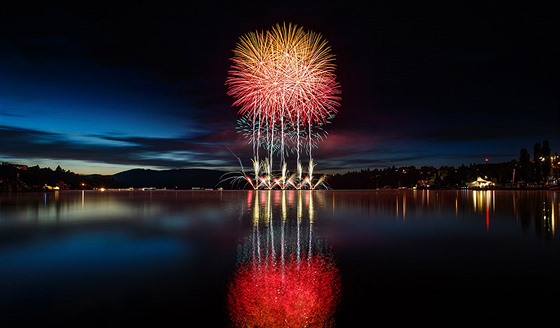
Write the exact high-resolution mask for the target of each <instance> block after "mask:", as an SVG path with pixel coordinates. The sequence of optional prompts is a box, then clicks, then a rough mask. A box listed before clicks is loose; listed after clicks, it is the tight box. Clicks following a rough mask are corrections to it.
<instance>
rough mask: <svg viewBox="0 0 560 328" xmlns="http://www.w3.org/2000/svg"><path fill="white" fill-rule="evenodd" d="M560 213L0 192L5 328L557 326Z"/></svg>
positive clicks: (509, 204)
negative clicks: (132, 327)
mask: <svg viewBox="0 0 560 328" xmlns="http://www.w3.org/2000/svg"><path fill="white" fill-rule="evenodd" d="M559 212H560V205H559V192H558V191H546V190H532V191H515V190H509V191H503V190H496V191H493V190H489V191H477V190H453V191H438V190H431V191H428V190H371V191H359V190H356V191H349V190H314V191H308V190H301V191H297V190H286V191H229V190H228V191H214V190H193V191H191V190H183V191H174V190H156V191H104V192H101V191H55V192H47V193H43V192H37V193H0V322H1V323H0V326H2V327H16V326H18V327H19V326H22V325H23V326H25V325H28V324H40V325H48V324H57V325H67V324H70V325H73V326H78V327H83V326H90V325H91V326H119V325H124V324H126V325H131V324H148V325H154V326H156V325H157V326H158V327H162V326H168V325H172V324H173V325H174V326H183V327H193V326H195V324H196V323H198V325H200V323H203V325H202V326H205V327H233V326H234V324H245V325H246V326H260V327H265V326H270V325H273V324H275V323H279V322H281V323H282V324H281V325H280V326H286V327H287V326H288V324H289V326H291V327H302V326H310V327H311V326H312V327H321V326H333V327H334V326H336V327H354V326H356V324H357V323H362V326H387V325H391V326H394V325H398V324H403V323H407V324H429V325H441V326H454V325H456V324H458V325H465V324H472V325H477V326H478V325H487V324H499V325H501V326H506V325H512V324H521V325H528V324H536V323H548V324H550V323H554V322H558V321H559V317H558V314H557V311H558V309H559V308H560V305H558V304H560V303H558V302H559V301H560V237H559V233H560V230H558V229H559V223H560V219H559ZM286 323H288V324H286Z"/></svg>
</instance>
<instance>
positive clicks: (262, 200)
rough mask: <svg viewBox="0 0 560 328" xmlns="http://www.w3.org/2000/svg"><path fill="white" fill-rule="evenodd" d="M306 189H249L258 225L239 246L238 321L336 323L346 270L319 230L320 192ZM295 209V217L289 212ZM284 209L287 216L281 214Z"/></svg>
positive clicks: (231, 298) (234, 302)
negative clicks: (315, 225)
mask: <svg viewBox="0 0 560 328" xmlns="http://www.w3.org/2000/svg"><path fill="white" fill-rule="evenodd" d="M290 192H291V193H295V192H297V199H296V198H294V197H292V196H294V194H288V195H287V194H286V193H290ZM271 193H275V194H274V195H272V194H271ZM278 193H281V195H279V194H278ZM303 193H304V192H303V191H301V190H300V191H270V190H269V191H255V192H254V194H249V195H248V198H251V200H250V201H249V202H248V203H250V204H251V208H252V212H253V215H252V222H253V231H252V233H251V237H250V238H246V239H245V240H244V243H243V244H242V245H241V246H240V247H239V250H240V252H239V255H240V259H239V263H238V266H237V269H236V271H235V273H234V275H233V277H232V279H231V281H230V284H229V286H228V287H229V288H228V303H227V304H228V309H229V314H230V318H231V321H232V324H233V326H234V327H334V326H335V325H334V314H335V311H336V309H337V306H338V304H339V302H340V297H341V294H340V290H341V277H340V272H339V269H338V268H337V266H336V264H335V261H334V259H333V256H332V254H330V253H329V252H326V249H327V248H326V247H324V246H325V245H323V244H322V243H321V242H319V241H320V238H318V237H317V236H315V235H314V234H313V222H314V220H315V214H314V211H315V210H314V206H313V197H314V195H313V194H314V193H313V194H312V193H311V192H310V191H307V192H306V194H305V195H304V194H303ZM272 196H280V197H281V199H277V198H274V197H272ZM273 203H274V204H273ZM294 207H296V208H294ZM304 208H307V209H308V211H304ZM273 209H277V211H273ZM293 210H295V211H296V213H292V214H297V215H296V216H295V217H294V216H293V215H290V213H289V212H290V211H293ZM278 212H279V213H280V215H281V216H282V217H281V218H276V219H280V220H275V218H274V214H275V213H278ZM306 212H307V215H308V216H307V217H306V216H305V214H306ZM293 219H296V220H293ZM306 221H307V222H308V224H305V222H306ZM294 225H295V226H294ZM278 230H280V231H278ZM278 237H279V238H278ZM302 244H303V245H305V244H307V247H302Z"/></svg>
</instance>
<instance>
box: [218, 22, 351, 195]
mask: <svg viewBox="0 0 560 328" xmlns="http://www.w3.org/2000/svg"><path fill="white" fill-rule="evenodd" d="M333 59H334V56H333V55H332V54H331V53H330V47H329V46H327V42H326V41H325V40H324V39H322V36H321V35H320V34H317V33H314V32H306V31H304V30H303V28H302V27H298V26H296V25H291V24H288V25H286V24H284V25H282V26H281V25H276V26H275V27H273V28H272V30H270V31H263V32H258V31H257V32H252V33H248V34H246V35H245V36H243V37H241V38H240V41H239V43H238V44H237V47H236V48H235V49H234V57H233V58H232V59H231V60H232V62H233V64H232V66H231V69H230V71H229V76H228V78H227V80H226V84H227V85H228V87H229V90H228V95H231V96H233V97H234V98H235V101H234V103H233V105H234V106H239V108H240V109H239V114H240V115H242V117H241V119H240V120H239V121H238V123H239V124H240V125H241V127H240V130H241V131H242V132H243V133H244V134H245V136H246V137H247V138H248V139H249V142H250V143H252V144H253V159H252V161H253V163H255V165H257V166H259V168H257V169H255V172H254V173H255V177H254V180H252V179H250V178H248V179H247V180H248V182H249V183H250V184H251V185H252V187H253V188H255V189H259V188H267V189H273V188H281V189H285V188H289V187H294V188H296V189H302V188H309V189H314V187H315V186H316V185H317V184H313V183H312V178H313V177H312V167H313V164H312V154H311V152H312V148H314V147H316V145H317V140H318V139H321V138H322V137H324V136H325V135H326V132H325V131H324V130H323V126H324V125H325V124H327V123H329V121H330V119H332V118H333V117H334V115H335V114H336V112H337V110H336V107H337V106H338V105H339V101H340V97H339V94H340V88H339V84H338V82H337V81H336V76H335V74H334V68H335V65H334V64H333V63H332V61H333ZM317 131H319V132H317ZM261 148H264V149H265V154H266V155H265V157H264V160H261V159H260V156H259V150H260V149H261ZM302 148H304V149H305V151H306V152H307V154H308V155H309V166H308V167H309V171H308V177H307V179H304V178H303V172H302V167H303V166H302V165H301V161H300V154H301V152H302ZM290 152H293V153H295V155H296V165H297V174H296V175H294V176H293V177H292V179H291V180H289V178H288V177H289V175H288V174H280V177H279V178H274V177H273V176H272V171H273V157H274V155H277V156H279V157H280V171H282V172H284V171H286V170H287V168H286V157H287V156H288V154H289V153H290ZM260 172H262V173H263V175H262V176H261V174H260Z"/></svg>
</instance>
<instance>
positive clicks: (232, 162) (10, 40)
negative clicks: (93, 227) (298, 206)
mask: <svg viewBox="0 0 560 328" xmlns="http://www.w3.org/2000/svg"><path fill="white" fill-rule="evenodd" d="M115 3H116V4H115ZM547 6H549V5H546V4H545V2H543V3H539V2H534V1H533V2H516V1H468V2H449V3H447V4H442V3H441V2H440V3H438V4H437V5H435V4H431V3H429V2H418V1H410V2H403V1H380V2H379V1H372V2H363V1H359V2H352V1H345V2H340V3H339V4H329V3H328V2H324V1H318V2H315V1H297V2H290V1H288V2H259V3H252V2H229V3H223V2H222V1H220V2H215V3H214V2H212V1H205V2H204V4H194V5H193V4H192V3H190V2H188V1H173V2H171V1H137V2H135V3H133V4H131V3H129V2H128V1H127V2H119V1H112V2H102V1H71V2H70V1H68V2H55V3H36V2H27V1H11V2H8V3H7V2H6V1H4V2H2V3H1V4H0V137H1V141H0V161H3V162H12V163H20V164H27V165H39V166H41V167H51V168H55V167H56V166H57V165H60V166H62V167H63V168H64V169H69V170H71V171H74V172H76V173H83V174H89V173H102V174H112V173H116V172H120V171H124V170H127V169H130V168H151V169H168V168H200V167H202V168H216V169H225V170H237V169H238V168H239V166H238V161H237V159H236V157H235V156H234V155H233V154H232V152H231V151H230V150H229V149H231V150H232V151H233V153H235V155H237V156H238V157H239V158H240V159H241V160H242V161H243V162H244V165H246V166H249V165H250V161H249V158H250V156H251V146H250V145H249V144H247V140H246V139H244V138H243V137H242V136H241V135H239V134H238V133H237V132H236V130H235V127H236V119H237V118H238V116H237V108H234V107H232V102H233V99H232V98H231V97H229V96H227V95H226V91H227V89H226V86H225V80H226V77H227V71H228V68H229V65H230V60H229V59H230V58H231V56H232V55H233V53H232V49H233V48H234V47H235V46H236V43H237V41H238V40H239V37H241V36H242V35H244V34H246V33H248V32H251V31H255V30H259V31H262V30H267V29H270V28H271V27H272V26H274V25H276V24H277V23H282V22H291V23H293V24H297V25H298V26H302V27H303V28H304V29H306V30H311V31H315V32H317V33H320V34H321V35H322V36H323V37H324V38H325V39H326V40H327V41H328V42H329V45H330V46H331V51H332V53H333V54H335V56H336V59H335V64H336V65H337V68H336V75H337V79H338V81H339V83H340V85H341V91H342V94H341V96H342V101H341V105H340V107H339V108H338V109H339V112H338V114H337V115H336V117H335V118H334V119H333V120H332V123H331V124H330V125H328V126H327V128H326V130H327V132H328V133H329V135H328V137H327V138H326V139H325V140H324V141H323V142H321V143H320V144H319V147H318V149H316V150H315V152H314V159H315V162H316V164H317V166H316V170H317V171H322V172H335V171H343V172H344V171H349V170H359V169H365V168H385V167H388V166H393V165H395V166H397V167H398V166H408V165H414V166H417V167H420V166H423V165H434V166H440V165H452V166H459V165H462V164H465V165H469V164H471V163H482V162H483V161H484V158H489V159H490V161H491V162H495V163H498V162H504V161H509V160H512V159H518V158H519V152H520V149H521V148H526V149H528V150H529V152H530V153H531V154H532V152H533V146H534V144H535V143H538V142H542V141H544V140H548V141H549V143H550V146H551V149H552V152H553V153H554V152H560V151H559V150H560V132H559V131H560V128H559V126H560V102H559V94H560V93H559V88H558V87H559V85H558V81H559V64H558V58H560V56H559V55H560V54H559V46H558V33H557V32H556V31H557V30H558V28H559V27H558V19H557V17H556V15H555V11H554V10H552V8H548V7H547ZM293 170H294V168H292V171H293Z"/></svg>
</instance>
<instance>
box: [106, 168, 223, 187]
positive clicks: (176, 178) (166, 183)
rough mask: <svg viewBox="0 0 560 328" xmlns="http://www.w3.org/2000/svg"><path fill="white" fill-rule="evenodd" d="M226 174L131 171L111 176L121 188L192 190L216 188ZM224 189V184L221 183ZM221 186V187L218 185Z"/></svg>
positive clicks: (213, 171)
mask: <svg viewBox="0 0 560 328" xmlns="http://www.w3.org/2000/svg"><path fill="white" fill-rule="evenodd" d="M225 173H226V172H222V171H217V170H207V169H174V170H163V171H157V170H149V169H132V170H128V171H123V172H119V173H116V174H114V175H112V178H113V180H114V181H115V182H116V183H118V184H119V185H122V186H127V187H133V188H143V187H155V188H158V189H160V188H167V189H192V188H216V187H218V185H219V184H220V181H221V179H222V176H223V175H224V174H225ZM222 184H223V185H224V186H223V187H226V185H225V184H224V183H222ZM220 186H221V185H220Z"/></svg>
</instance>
